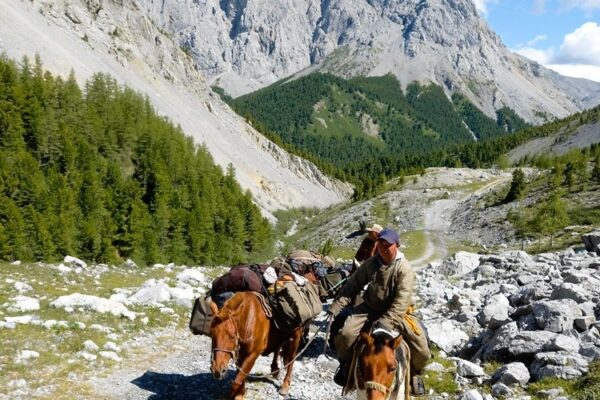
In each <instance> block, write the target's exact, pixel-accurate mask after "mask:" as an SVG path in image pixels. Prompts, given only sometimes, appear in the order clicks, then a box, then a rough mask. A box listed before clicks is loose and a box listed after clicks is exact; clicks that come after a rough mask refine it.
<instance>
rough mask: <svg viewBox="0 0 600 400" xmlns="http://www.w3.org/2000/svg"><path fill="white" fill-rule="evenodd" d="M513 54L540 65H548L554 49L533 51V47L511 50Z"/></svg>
mask: <svg viewBox="0 0 600 400" xmlns="http://www.w3.org/2000/svg"><path fill="white" fill-rule="evenodd" d="M513 51H514V52H515V53H517V54H520V55H522V56H523V57H527V58H529V59H530V60H533V61H537V62H539V63H540V64H542V65H546V64H549V63H550V62H552V59H553V58H554V49H552V48H549V49H545V50H544V49H535V48H533V47H521V48H518V49H516V50H513Z"/></svg>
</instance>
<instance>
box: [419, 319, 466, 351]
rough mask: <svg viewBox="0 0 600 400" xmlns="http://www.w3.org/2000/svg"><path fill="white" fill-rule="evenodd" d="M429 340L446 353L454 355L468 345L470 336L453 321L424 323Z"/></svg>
mask: <svg viewBox="0 0 600 400" xmlns="http://www.w3.org/2000/svg"><path fill="white" fill-rule="evenodd" d="M423 323H424V325H425V328H426V329H427V335H428V336H429V340H430V341H431V342H432V343H434V344H435V345H436V346H437V347H439V348H440V349H442V350H444V351H445V352H446V353H452V352H454V351H456V350H458V349H459V348H460V347H461V346H462V345H464V344H465V343H467V341H468V340H469V336H468V335H467V334H466V333H464V332H463V331H462V330H460V329H459V328H458V327H457V326H456V324H457V322H455V321H452V320H444V321H441V322H440V321H431V322H427V321H424V322H423Z"/></svg>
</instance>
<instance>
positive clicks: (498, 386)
mask: <svg viewBox="0 0 600 400" xmlns="http://www.w3.org/2000/svg"><path fill="white" fill-rule="evenodd" d="M512 395H513V391H512V390H510V388H509V387H508V386H506V385H505V384H504V383H495V384H494V385H492V396H494V397H495V398H502V397H504V398H510V397H511V396H512Z"/></svg>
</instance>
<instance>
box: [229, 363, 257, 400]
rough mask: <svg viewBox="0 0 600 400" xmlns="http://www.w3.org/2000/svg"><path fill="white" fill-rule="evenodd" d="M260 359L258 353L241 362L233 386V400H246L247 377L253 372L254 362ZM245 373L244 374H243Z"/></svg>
mask: <svg viewBox="0 0 600 400" xmlns="http://www.w3.org/2000/svg"><path fill="white" fill-rule="evenodd" d="M257 358H258V353H251V354H249V355H248V356H246V357H244V358H243V360H242V361H240V363H239V364H238V365H239V368H238V373H237V375H236V376H235V379H234V380H233V383H232V384H231V396H230V397H231V398H232V399H233V400H244V394H245V393H246V376H247V374H249V373H250V371H251V370H252V367H253V366H254V362H255V361H256V359H257ZM242 371H244V372H242Z"/></svg>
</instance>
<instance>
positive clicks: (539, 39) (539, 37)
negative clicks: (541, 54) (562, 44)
mask: <svg viewBox="0 0 600 400" xmlns="http://www.w3.org/2000/svg"><path fill="white" fill-rule="evenodd" d="M546 39H548V36H546V35H537V36H536V37H534V38H533V39H531V40H530V41H529V42H527V46H533V45H534V44H536V43H538V42H543V41H544V40H546Z"/></svg>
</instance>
